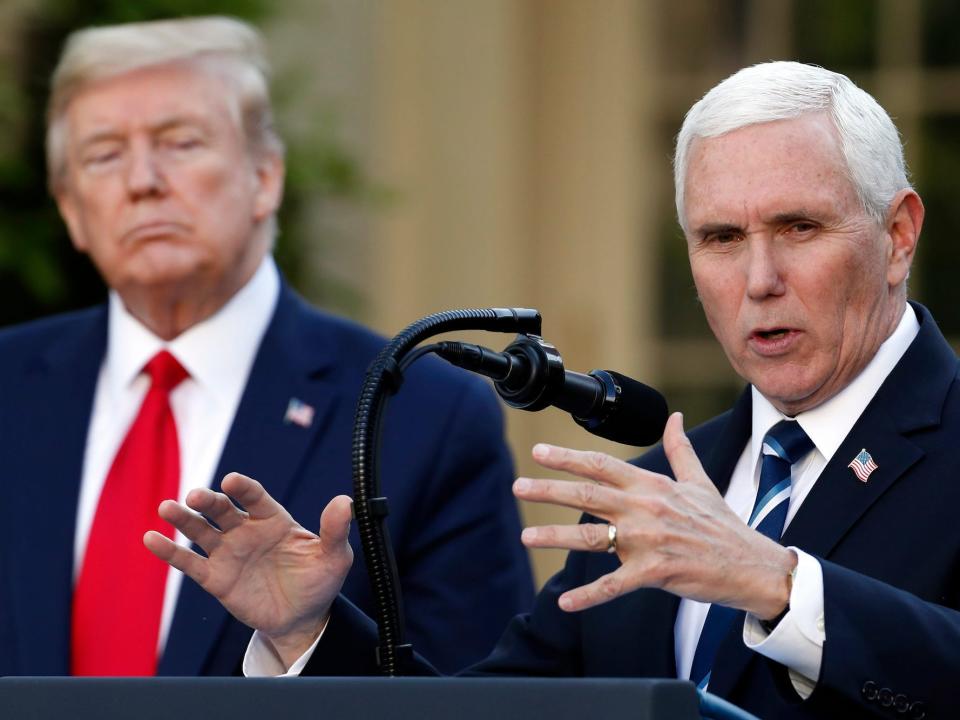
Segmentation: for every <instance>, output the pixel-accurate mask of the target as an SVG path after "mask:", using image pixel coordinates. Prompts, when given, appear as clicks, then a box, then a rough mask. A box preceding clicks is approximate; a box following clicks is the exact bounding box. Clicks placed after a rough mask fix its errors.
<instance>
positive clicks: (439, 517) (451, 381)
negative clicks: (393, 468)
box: [384, 373, 533, 672]
mask: <svg viewBox="0 0 960 720" xmlns="http://www.w3.org/2000/svg"><path fill="white" fill-rule="evenodd" d="M438 377H439V378H440V379H439V380H437V378H436V377H435V382H444V381H445V383H444V385H443V387H444V389H445V390H446V391H447V392H448V393H450V395H448V397H447V400H448V402H447V403H445V407H446V412H445V414H444V416H443V417H441V418H438V424H439V425H440V427H441V428H442V429H443V430H442V432H440V433H438V434H437V436H436V440H435V441H433V442H432V444H431V445H430V446H429V447H422V448H421V449H420V452H424V453H425V456H426V457H425V459H426V464H427V465H428V470H427V471H425V474H426V475H427V477H426V479H425V481H424V480H423V479H421V481H420V482H421V484H420V490H419V492H418V493H417V496H416V498H415V499H414V501H413V503H412V504H411V505H410V506H409V507H408V508H407V510H406V512H408V513H409V516H408V517H407V519H406V522H405V527H406V536H405V537H401V538H397V539H395V542H394V546H395V547H396V548H397V549H398V550H397V552H398V555H397V564H398V569H399V572H400V581H401V585H402V587H403V602H404V608H405V616H406V619H407V637H408V639H409V640H410V641H411V642H412V643H413V645H414V648H415V649H417V650H419V651H420V652H422V653H423V654H424V655H426V656H427V657H429V658H430V659H431V660H432V661H433V662H434V663H436V666H437V667H438V668H439V669H441V670H443V671H444V672H454V671H456V670H459V669H461V668H463V667H466V666H467V665H470V664H472V663H474V662H476V661H478V660H479V659H481V658H483V657H485V656H486V654H487V653H488V652H489V651H490V649H491V648H492V647H493V644H494V642H495V641H496V639H497V638H498V637H499V636H500V634H501V633H502V631H503V628H504V627H505V626H506V624H507V622H508V621H509V620H510V618H512V617H513V616H514V615H515V614H517V613H518V612H522V611H525V610H528V609H529V608H530V605H531V603H532V601H533V580H532V574H531V571H530V564H529V560H528V557H527V553H526V550H525V548H524V547H523V545H522V544H521V543H520V529H521V528H520V518H519V513H518V510H517V505H516V501H515V499H514V497H513V494H512V492H511V485H512V482H513V480H514V471H513V463H512V459H511V457H510V453H509V450H508V449H507V446H506V445H505V443H504V438H503V419H502V413H501V410H500V407H499V402H498V400H497V399H496V397H495V395H494V394H493V392H492V390H491V389H490V388H489V387H488V386H487V385H486V383H484V382H482V381H479V380H477V379H476V378H472V377H469V376H466V377H465V378H464V377H463V376H462V375H460V374H459V373H457V375H456V376H453V377H450V376H447V377H443V376H438ZM408 452H409V451H408ZM396 456H400V454H399V453H398V454H397V455H396ZM384 470H385V472H386V468H385V469H384ZM465 618H466V619H467V620H466V621H465V620H464V619H465Z"/></svg>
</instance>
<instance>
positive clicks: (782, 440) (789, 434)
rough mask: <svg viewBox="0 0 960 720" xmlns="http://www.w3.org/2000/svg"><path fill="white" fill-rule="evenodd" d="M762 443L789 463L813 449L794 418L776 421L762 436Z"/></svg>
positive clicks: (809, 440)
mask: <svg viewBox="0 0 960 720" xmlns="http://www.w3.org/2000/svg"><path fill="white" fill-rule="evenodd" d="M763 444H764V445H766V446H768V447H769V448H770V449H771V450H773V452H774V453H775V454H776V455H777V457H779V458H780V459H781V460H785V461H786V462H787V463H788V464H790V465H793V464H794V463H796V462H798V461H799V460H800V458H802V457H803V456H804V455H806V454H807V453H808V452H810V451H811V450H812V449H813V441H812V440H811V439H810V438H809V436H808V435H807V433H806V432H804V430H803V428H802V427H800V423H798V422H797V421H796V420H781V421H780V422H778V423H777V424H776V425H774V426H773V427H772V428H770V430H769V432H767V434H766V435H764V436H763Z"/></svg>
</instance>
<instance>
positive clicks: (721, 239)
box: [703, 230, 740, 245]
mask: <svg viewBox="0 0 960 720" xmlns="http://www.w3.org/2000/svg"><path fill="white" fill-rule="evenodd" d="M739 239H740V233H738V232H736V231H734V230H719V231H717V232H712V233H710V234H709V235H707V236H706V237H705V238H704V239H703V240H704V244H705V245H711V244H717V245H729V244H730V243H733V242H736V241H737V240H739Z"/></svg>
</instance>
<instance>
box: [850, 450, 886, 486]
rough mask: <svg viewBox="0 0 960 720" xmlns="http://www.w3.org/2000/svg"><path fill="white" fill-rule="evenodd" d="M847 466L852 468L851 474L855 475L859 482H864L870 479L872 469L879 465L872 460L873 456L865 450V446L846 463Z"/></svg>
mask: <svg viewBox="0 0 960 720" xmlns="http://www.w3.org/2000/svg"><path fill="white" fill-rule="evenodd" d="M847 467H848V468H850V469H851V470H853V474H854V475H856V476H857V479H858V480H860V482H866V481H867V480H869V479H870V475H872V474H873V471H874V470H876V469H877V468H878V467H879V466H878V465H877V464H876V463H875V462H874V461H873V456H872V455H871V454H870V453H868V452H867V449H866V448H864V449H863V450H861V451H860V452H859V453H857V456H856V457H855V458H854V459H853V460H851V461H850V464H849V465H847Z"/></svg>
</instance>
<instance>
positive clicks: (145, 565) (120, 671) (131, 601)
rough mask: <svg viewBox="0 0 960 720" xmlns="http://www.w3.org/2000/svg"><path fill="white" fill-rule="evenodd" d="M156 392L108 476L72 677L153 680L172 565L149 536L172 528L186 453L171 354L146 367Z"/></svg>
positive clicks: (84, 579) (76, 623) (83, 576)
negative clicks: (154, 551)
mask: <svg viewBox="0 0 960 720" xmlns="http://www.w3.org/2000/svg"><path fill="white" fill-rule="evenodd" d="M145 370H146V372H147V374H148V375H150V378H151V384H150V390H149V391H148V392H147V395H146V397H145V398H144V400H143V404H142V405H141V406H140V412H139V414H138V415H137V417H136V419H135V420H134V421H133V424H132V425H131V426H130V430H129V431H128V432H127V436H126V438H124V440H123V444H121V445H120V449H119V450H118V451H117V455H116V457H115V458H114V460H113V465H112V466H111V467H110V472H109V473H107V479H106V481H105V482H104V485H103V491H102V492H101V494H100V502H99V504H98V505H97V512H96V515H95V516H94V518H93V525H92V526H91V528H90V539H89V540H88V542H87V551H86V555H85V556H84V559H83V565H82V567H81V570H80V577H79V578H78V580H77V586H76V588H75V590H74V594H73V624H72V628H73V629H72V641H71V651H72V652H71V661H70V672H71V674H73V675H155V674H156V670H157V639H158V637H159V633H160V615H161V613H162V611H163V594H164V589H165V587H166V581H167V565H166V563H164V562H162V561H160V560H158V559H157V558H155V557H153V555H151V554H150V553H149V552H148V551H147V550H146V548H144V547H143V534H144V533H145V532H146V531H147V530H157V531H159V532H161V533H163V534H165V535H166V536H167V537H171V538H172V537H173V528H172V527H171V526H170V525H169V524H167V523H165V522H163V521H162V520H160V518H159V517H157V505H159V504H160V502H161V501H162V500H164V499H166V498H174V499H176V498H177V495H178V492H179V487H180V447H179V444H178V442H177V426H176V423H175V422H174V419H173V413H172V412H171V410H170V391H171V390H173V388H175V387H176V386H177V385H178V384H179V383H180V381H181V380H183V379H184V378H185V377H187V371H186V370H184V369H183V367H182V366H181V365H180V363H178V362H177V360H176V358H174V357H173V355H171V354H170V353H168V352H167V351H166V350H162V351H161V352H159V353H157V354H156V355H155V356H154V357H153V359H152V360H150V362H148V363H147V365H146V368H145Z"/></svg>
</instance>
